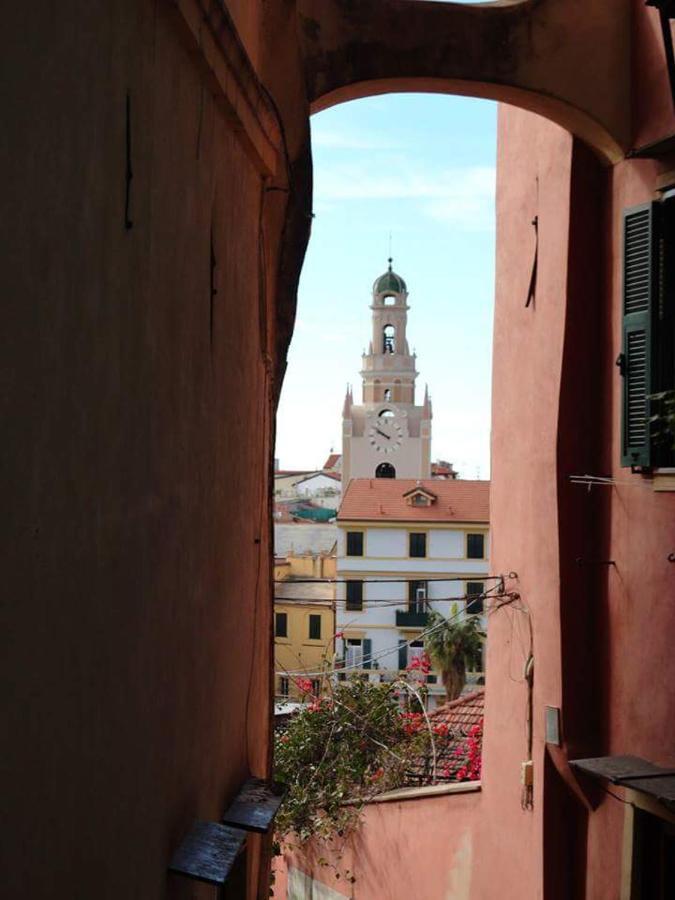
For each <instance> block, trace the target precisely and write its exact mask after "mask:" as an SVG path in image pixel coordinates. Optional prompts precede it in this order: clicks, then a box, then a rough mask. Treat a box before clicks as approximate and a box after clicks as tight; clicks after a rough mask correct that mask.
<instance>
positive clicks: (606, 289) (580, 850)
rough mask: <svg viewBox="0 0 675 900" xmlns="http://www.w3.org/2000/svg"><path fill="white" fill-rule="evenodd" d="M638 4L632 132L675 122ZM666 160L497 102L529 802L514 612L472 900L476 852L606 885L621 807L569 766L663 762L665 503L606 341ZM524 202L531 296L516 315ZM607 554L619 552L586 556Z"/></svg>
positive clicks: (514, 556)
mask: <svg viewBox="0 0 675 900" xmlns="http://www.w3.org/2000/svg"><path fill="white" fill-rule="evenodd" d="M635 15H636V17H638V22H637V24H638V28H637V29H636V34H637V40H636V50H635V56H634V58H633V65H634V71H635V80H636V83H643V82H644V79H645V78H648V79H649V80H650V83H651V84H652V88H653V90H654V95H653V97H650V96H649V94H648V93H647V94H640V95H638V96H636V99H637V100H638V102H637V104H636V106H635V107H634V121H635V123H636V130H635V134H636V135H637V137H636V139H635V140H633V141H632V143H633V144H637V143H640V142H641V141H642V140H644V136H645V135H647V134H649V135H651V137H652V138H655V137H657V136H658V137H664V136H665V135H667V134H668V133H669V132H671V131H672V130H673V129H672V124H673V119H672V110H670V109H668V111H667V113H666V107H665V105H664V96H663V90H664V88H665V87H666V86H665V84H664V73H663V68H662V67H663V55H662V54H663V51H662V46H661V44H660V35H656V34H655V32H654V29H653V27H652V25H653V22H652V21H651V19H649V21H647V18H648V17H651V16H652V11H648V10H644V9H643V8H640V10H635ZM646 35H651V36H652V41H651V43H649V42H648V41H647V38H646ZM657 37H658V40H657ZM655 59H656V60H659V61H660V67H661V68H660V69H659V68H658V66H657V65H656V64H655V62H654V60H655ZM657 70H658V72H657ZM656 85H660V89H659V90H656ZM674 162H675V161H674V160H673V159H672V158H671V159H670V160H669V159H668V158H667V157H664V158H663V159H662V160H661V161H660V162H652V161H639V160H632V161H629V160H626V161H624V162H621V163H619V164H618V165H616V166H615V167H614V169H613V170H611V171H608V172H602V171H601V170H600V169H599V167H598V165H597V163H596V161H595V160H594V159H593V157H592V155H591V154H590V152H589V151H588V150H587V149H586V148H584V147H583V146H581V145H580V144H578V143H574V142H573V141H572V139H571V137H570V136H569V135H567V134H565V133H564V132H562V131H560V130H559V129H556V128H555V127H554V126H552V125H551V124H550V123H547V122H545V121H544V120H542V119H538V118H535V117H533V116H532V115H531V114H528V113H524V112H522V111H518V110H516V109H513V108H506V107H502V108H501V110H500V122H499V154H498V197H497V227H498V239H497V279H496V280H497V294H496V311H495V344H494V373H493V383H494V393H493V433H492V465H493V471H492V494H491V525H492V530H493V552H492V562H493V565H494V566H495V570H497V571H508V570H509V569H513V570H515V571H516V572H518V576H519V578H518V587H519V590H520V591H521V593H522V597H523V601H524V602H525V603H526V604H527V606H528V608H529V610H530V620H531V623H532V627H533V645H534V657H535V680H534V705H533V714H534V752H533V758H534V761H535V788H534V809H533V810H532V811H531V812H526V811H522V810H521V809H520V803H519V801H520V796H519V795H520V784H519V763H520V759H525V758H526V744H525V725H526V691H525V686H524V684H523V682H522V680H521V679H522V663H523V659H524V656H525V655H526V650H527V647H528V645H529V634H528V627H527V625H526V624H524V622H525V621H526V617H525V614H524V613H516V612H509V611H508V610H501V611H499V612H497V613H495V614H494V615H493V617H492V621H491V625H490V635H489V642H488V643H489V646H488V662H487V671H488V673H489V675H488V680H487V694H486V734H485V740H484V770H483V810H484V815H482V816H481V818H480V825H479V828H478V832H477V843H478V846H479V847H480V848H481V850H482V849H483V848H486V849H485V854H486V855H485V857H481V854H480V853H479V854H478V856H477V865H476V869H475V875H474V885H473V890H474V892H475V893H474V896H475V897H478V898H482V897H489V896H491V891H492V890H494V886H495V875H494V873H493V872H492V871H491V869H490V867H488V866H487V865H485V860H486V859H487V858H488V856H489V858H490V860H491V861H492V862H493V863H494V864H495V866H494V868H495V869H496V870H498V872H499V876H498V877H499V887H500V892H501V893H500V896H503V897H505V898H508V897H516V896H528V897H530V896H532V897H538V896H544V897H547V898H549V897H560V898H568V897H574V896H589V897H593V898H596V897H597V898H602V900H605V898H607V900H609V898H615V897H617V896H619V891H620V879H621V850H622V848H621V840H622V838H621V835H622V822H623V816H624V810H623V806H622V804H620V803H618V802H617V801H616V800H614V799H611V798H607V797H606V795H603V794H602V793H601V792H599V791H592V790H591V789H590V786H589V785H587V784H582V785H579V784H578V783H577V782H576V780H575V779H574V777H573V776H572V775H571V773H570V770H569V767H568V760H570V759H574V758H579V757H582V756H599V755H603V754H605V753H617V754H618V753H633V754H635V755H638V756H643V757H645V758H647V759H650V760H653V761H656V762H661V763H665V764H672V763H673V756H672V748H673V747H675V732H674V731H673V713H674V712H675V708H674V704H673V697H672V691H671V690H670V689H669V687H668V685H669V684H670V683H671V682H672V679H673V677H674V676H675V671H674V670H673V662H672V654H671V655H670V657H669V655H668V650H667V645H668V643H669V639H670V637H671V636H672V633H673V628H674V627H675V621H674V616H673V612H672V609H671V607H670V606H669V605H668V604H667V603H665V604H664V602H663V598H664V597H666V596H672V593H673V578H674V577H675V572H674V571H673V567H672V564H671V563H668V561H667V557H668V553H669V552H670V547H671V545H673V544H675V497H674V496H673V494H664V493H655V492H654V491H653V489H652V484H651V481H650V480H649V479H647V478H645V477H643V476H640V475H636V474H631V473H630V471H629V470H626V469H622V468H621V467H620V466H619V440H620V396H621V381H620V378H619V375H618V370H616V368H615V366H614V360H615V359H616V356H617V354H618V353H619V350H620V347H621V213H622V210H623V208H624V207H626V206H631V205H634V204H636V203H640V202H644V201H646V200H649V199H651V198H652V197H655V196H656V194H655V191H656V187H657V178H658V177H659V176H660V175H661V176H662V175H663V173H664V172H666V171H668V170H669V169H670V170H671V171H672V170H673V169H675V164H674ZM535 214H536V215H538V226H539V256H538V272H537V291H536V297H535V300H534V302H533V303H531V304H530V306H529V307H528V308H525V300H526V297H527V287H528V281H529V278H530V273H531V267H532V255H533V252H534V231H533V228H532V225H531V219H532V218H533V216H534V215H535ZM585 472H590V473H591V474H608V473H610V474H613V475H614V477H615V478H616V480H617V484H616V485H615V486H614V487H611V488H594V489H593V490H592V491H591V492H590V493H589V492H587V491H586V490H585V489H584V488H580V487H576V486H574V485H571V484H570V483H569V475H571V474H575V473H576V474H579V473H585ZM578 559H581V560H582V561H583V564H582V565H579V564H578V563H577V560H578ZM609 559H611V560H613V561H614V562H615V565H613V566H598V565H597V564H594V563H596V562H597V561H598V560H609ZM589 563H590V564H589ZM546 705H551V706H558V707H560V709H561V715H562V735H563V745H562V747H561V748H555V747H549V748H546V746H545V744H544V739H545V738H544V714H545V711H544V707H545V706H546ZM598 803H601V806H600V808H599V809H598V811H597V812H593V811H592V809H593V808H594V807H596V806H597V804H598ZM487 848H489V849H487Z"/></svg>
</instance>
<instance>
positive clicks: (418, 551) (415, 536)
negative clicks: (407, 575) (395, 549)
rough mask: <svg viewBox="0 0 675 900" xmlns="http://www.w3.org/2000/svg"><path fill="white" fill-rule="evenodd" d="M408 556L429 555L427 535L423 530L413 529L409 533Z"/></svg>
mask: <svg viewBox="0 0 675 900" xmlns="http://www.w3.org/2000/svg"><path fill="white" fill-rule="evenodd" d="M408 548H409V549H408V556H415V557H423V556H426V555H427V536H426V534H425V533H424V532H423V531H411V532H410V534H409V535H408Z"/></svg>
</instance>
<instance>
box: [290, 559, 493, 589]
mask: <svg viewBox="0 0 675 900" xmlns="http://www.w3.org/2000/svg"><path fill="white" fill-rule="evenodd" d="M477 562H480V560H477ZM359 574H361V573H359ZM364 574H366V573H364ZM505 577H506V576H504V575H430V576H427V577H426V578H425V577H424V572H419V573H418V574H417V575H416V576H415V577H414V578H380V577H379V576H377V575H373V576H372V577H371V578H278V579H275V580H274V584H349V582H350V581H362V582H364V583H366V584H409V583H410V582H413V581H472V580H476V581H478V580H480V581H503V580H504V578H505Z"/></svg>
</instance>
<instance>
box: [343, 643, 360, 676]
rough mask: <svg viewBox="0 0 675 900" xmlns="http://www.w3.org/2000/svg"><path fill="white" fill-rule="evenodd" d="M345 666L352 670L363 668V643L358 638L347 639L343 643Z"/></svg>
mask: <svg viewBox="0 0 675 900" xmlns="http://www.w3.org/2000/svg"><path fill="white" fill-rule="evenodd" d="M345 666H347V667H348V668H352V669H362V668H363V641H362V640H361V639H360V638H347V641H346V643H345Z"/></svg>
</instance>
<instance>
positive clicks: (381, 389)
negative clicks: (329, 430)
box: [342, 259, 432, 487]
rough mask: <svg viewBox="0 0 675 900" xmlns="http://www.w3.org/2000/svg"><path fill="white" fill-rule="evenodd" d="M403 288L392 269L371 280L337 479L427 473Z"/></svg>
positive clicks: (427, 439)
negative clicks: (358, 397)
mask: <svg viewBox="0 0 675 900" xmlns="http://www.w3.org/2000/svg"><path fill="white" fill-rule="evenodd" d="M409 309H410V307H409V306H408V289H407V286H406V283H405V281H404V280H403V279H402V278H401V276H400V275H397V274H396V272H394V271H393V269H392V260H391V259H390V260H389V267H388V269H387V271H386V272H385V273H384V275H381V276H380V277H379V278H378V279H377V280H376V281H375V283H374V285H373V292H372V303H371V306H370V310H371V313H372V337H371V340H370V344H369V347H368V352H367V353H364V354H363V357H362V362H361V378H362V402H361V404H360V405H358V406H357V405H356V404H354V399H353V395H352V391H351V388H348V389H347V396H346V398H345V404H344V408H343V418H342V423H343V424H342V445H343V446H342V466H343V468H342V483H343V486H344V487H346V485H347V484H348V483H349V479H350V478H428V477H429V476H430V474H431V417H432V413H431V401H430V399H429V395H428V392H427V391H425V396H424V403H423V404H422V406H416V405H415V380H416V378H417V368H416V356H415V354H414V353H412V354H411V353H410V348H409V346H408V338H407V335H406V331H407V325H408V310H409Z"/></svg>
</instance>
